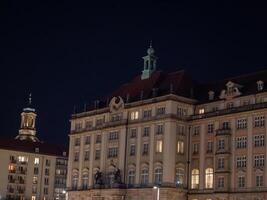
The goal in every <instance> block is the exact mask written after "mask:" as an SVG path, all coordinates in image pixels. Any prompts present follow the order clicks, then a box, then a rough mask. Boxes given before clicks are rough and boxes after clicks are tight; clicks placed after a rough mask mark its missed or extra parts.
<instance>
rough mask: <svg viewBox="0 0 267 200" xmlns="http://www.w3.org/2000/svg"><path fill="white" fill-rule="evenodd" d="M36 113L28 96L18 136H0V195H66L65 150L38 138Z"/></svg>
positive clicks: (46, 199)
mask: <svg viewBox="0 0 267 200" xmlns="http://www.w3.org/2000/svg"><path fill="white" fill-rule="evenodd" d="M36 116H37V114H36V112H35V109H34V108H32V106H31V97H30V98H29V105H28V107H27V108H24V109H23V112H22V113H21V127H20V130H19V134H18V136H17V137H16V138H15V139H9V140H7V139H1V140H0V164H1V170H0V199H18V200H54V199H58V200H61V199H65V190H66V179H67V158H68V157H67V156H68V155H67V150H66V149H65V148H64V147H60V146H58V145H51V144H47V143H43V142H40V141H39V139H38V138H37V136H36V127H35V120H36Z"/></svg>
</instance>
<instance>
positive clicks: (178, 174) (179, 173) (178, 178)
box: [175, 168, 184, 187]
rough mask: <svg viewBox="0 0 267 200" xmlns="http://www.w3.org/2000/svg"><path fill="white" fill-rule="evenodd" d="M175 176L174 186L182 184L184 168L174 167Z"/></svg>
mask: <svg viewBox="0 0 267 200" xmlns="http://www.w3.org/2000/svg"><path fill="white" fill-rule="evenodd" d="M175 174H176V177H175V183H176V186H178V187H181V186H183V184H184V169H183V168H176V173H175Z"/></svg>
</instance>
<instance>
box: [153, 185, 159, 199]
mask: <svg viewBox="0 0 267 200" xmlns="http://www.w3.org/2000/svg"><path fill="white" fill-rule="evenodd" d="M153 189H154V190H157V200H159V187H158V186H154V187H153Z"/></svg>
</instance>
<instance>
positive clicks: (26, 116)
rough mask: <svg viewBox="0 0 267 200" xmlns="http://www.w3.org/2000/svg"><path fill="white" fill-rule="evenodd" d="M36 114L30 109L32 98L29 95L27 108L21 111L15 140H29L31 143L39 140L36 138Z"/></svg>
mask: <svg viewBox="0 0 267 200" xmlns="http://www.w3.org/2000/svg"><path fill="white" fill-rule="evenodd" d="M36 116H37V114H36V112H35V109H34V108H32V97H31V94H30V95H29V101H28V106H27V107H26V108H24V109H23V112H22V113H21V124H20V129H19V134H18V135H17V137H16V138H15V139H18V140H30V141H33V142H39V139H38V138H37V137H36V128H35V122H36Z"/></svg>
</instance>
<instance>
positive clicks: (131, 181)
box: [128, 169, 135, 186]
mask: <svg viewBox="0 0 267 200" xmlns="http://www.w3.org/2000/svg"><path fill="white" fill-rule="evenodd" d="M134 181H135V170H133V169H131V170H129V172H128V184H129V185H131V186H132V185H134Z"/></svg>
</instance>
